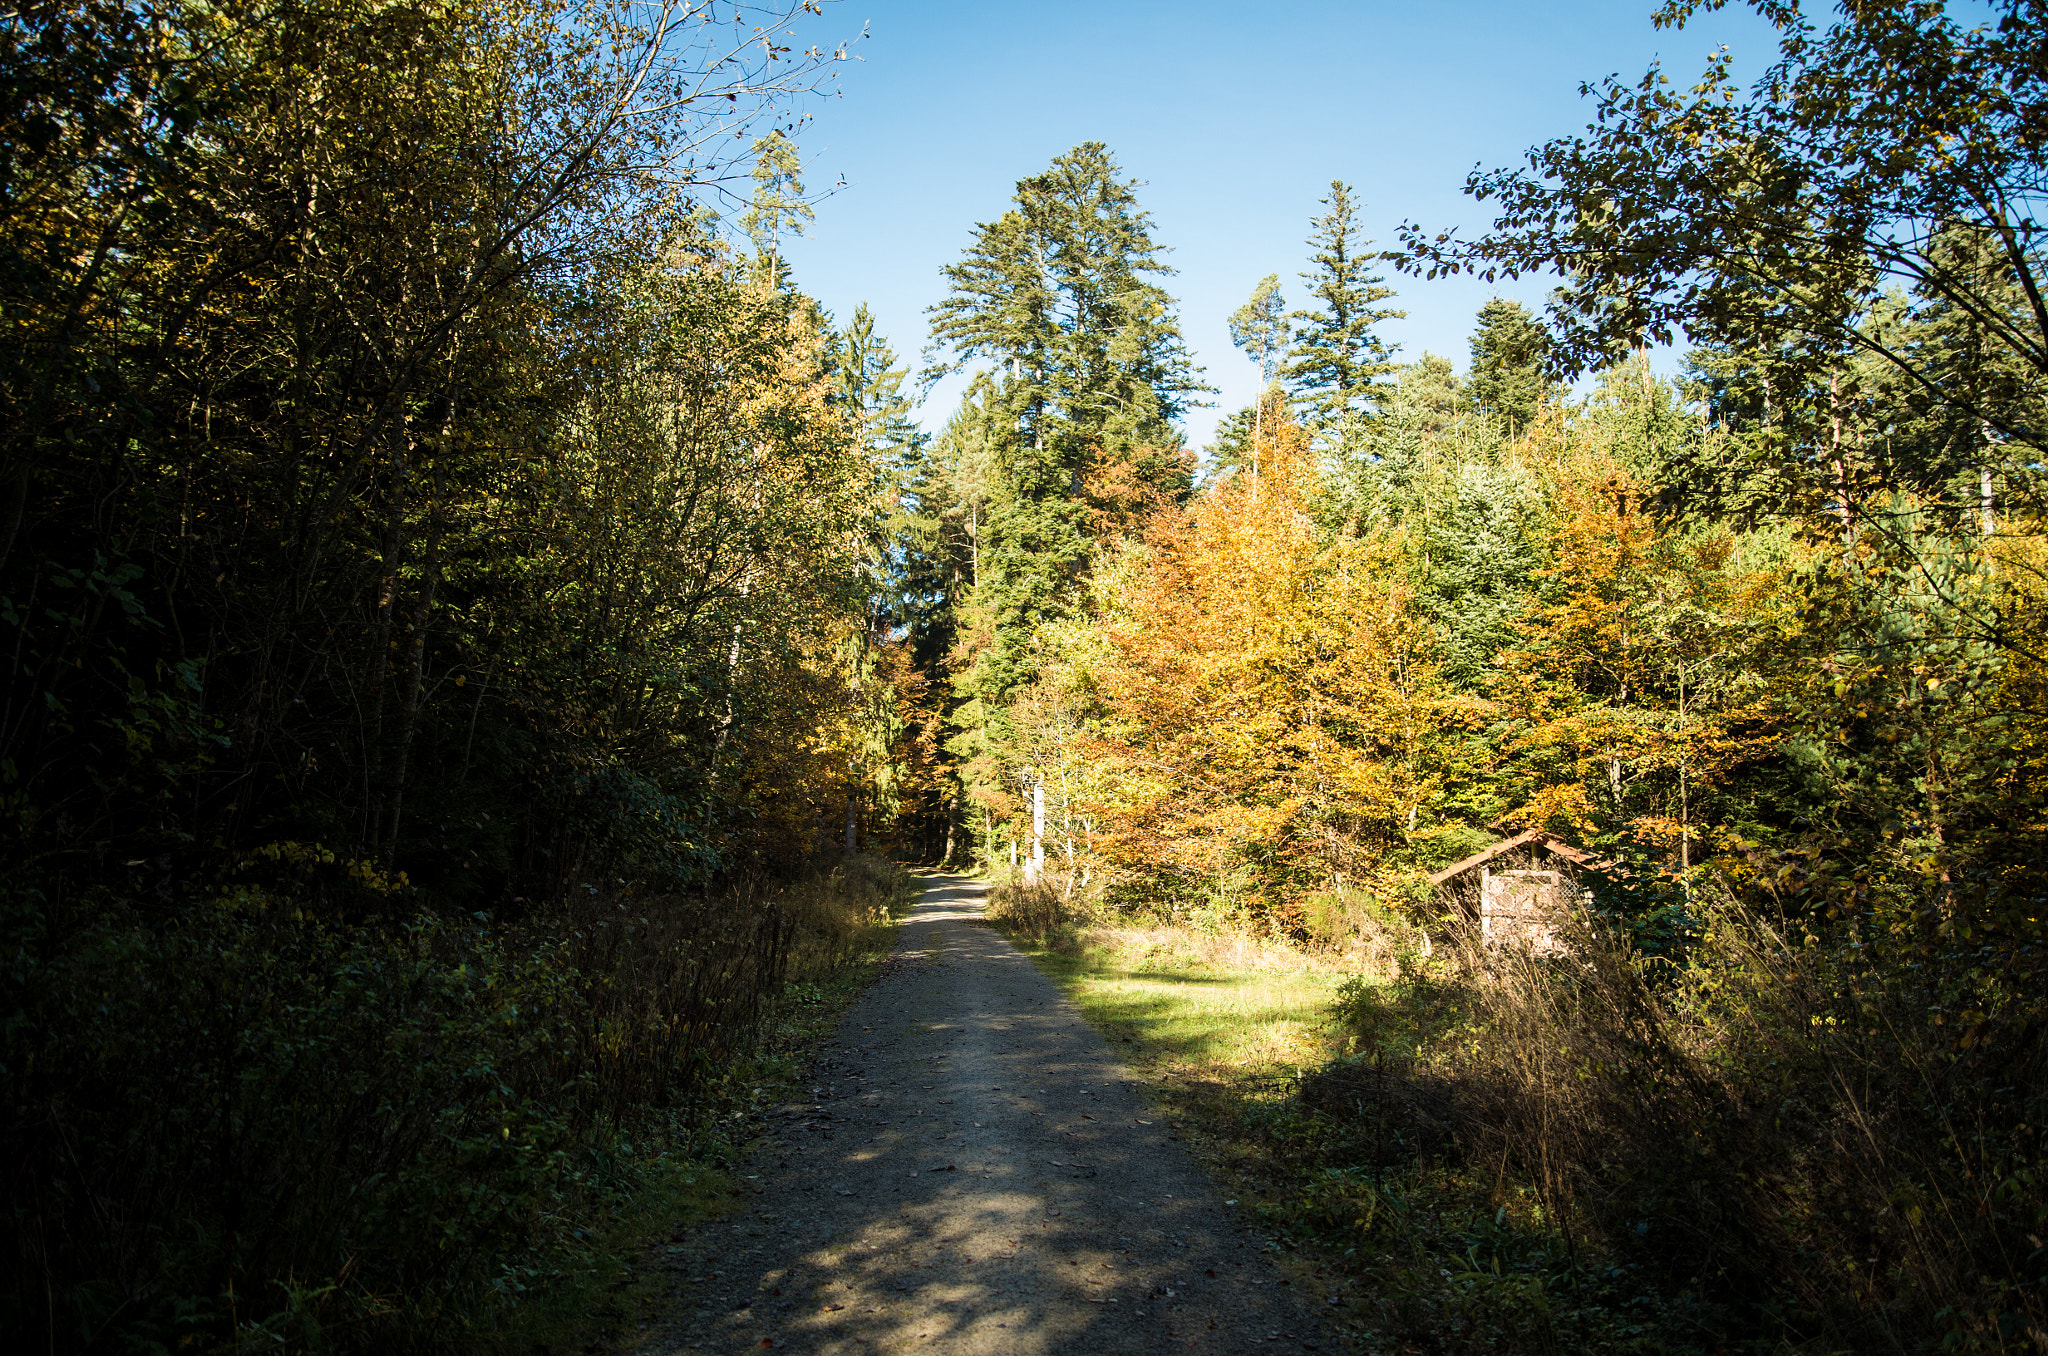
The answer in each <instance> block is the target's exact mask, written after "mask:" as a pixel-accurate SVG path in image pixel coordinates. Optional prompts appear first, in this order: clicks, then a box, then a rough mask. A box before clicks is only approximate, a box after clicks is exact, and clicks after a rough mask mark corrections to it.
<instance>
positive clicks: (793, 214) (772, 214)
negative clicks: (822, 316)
mask: <svg viewBox="0 0 2048 1356" xmlns="http://www.w3.org/2000/svg"><path fill="white" fill-rule="evenodd" d="M803 169H804V166H803V158H802V157H801V156H799V155H798V154H797V149H796V143H795V142H794V141H792V140H790V138H789V136H788V135H787V134H786V133H785V132H784V131H783V130H782V129H781V128H779V127H778V128H776V129H775V130H774V131H772V132H770V133H769V134H768V135H767V136H764V137H761V138H759V139H757V140H756V141H755V142H754V169H753V175H752V178H753V180H754V192H753V197H752V200H751V201H750V202H749V204H748V206H747V210H746V211H745V212H742V213H741V214H740V230H742V231H744V232H745V233H746V236H747V238H748V239H749V240H751V241H753V242H754V252H755V253H757V254H758V255H760V256H761V257H762V258H763V259H768V260H772V261H774V264H773V267H775V268H777V269H779V268H780V267H781V259H782V239H783V237H784V236H786V235H802V234H803V233H804V229H805V228H806V227H808V226H809V225H810V224H811V222H812V221H814V220H816V217H817V213H816V212H815V211H814V210H813V209H812V207H811V204H810V200H809V199H808V198H806V197H805V196H804V181H803Z"/></svg>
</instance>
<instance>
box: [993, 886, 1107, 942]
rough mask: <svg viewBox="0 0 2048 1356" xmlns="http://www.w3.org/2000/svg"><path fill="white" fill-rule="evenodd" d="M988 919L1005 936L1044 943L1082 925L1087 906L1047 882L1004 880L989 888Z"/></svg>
mask: <svg viewBox="0 0 2048 1356" xmlns="http://www.w3.org/2000/svg"><path fill="white" fill-rule="evenodd" d="M984 916H985V917H987V919H988V921H989V922H991V923H993V924H995V925H996V926H997V927H999V928H1001V929H1003V930H1004V931H1005V932H1012V933H1015V934H1017V935H1019V936H1022V937H1029V938H1031V939H1033V940H1035V941H1041V942H1042V941H1046V940H1048V939H1050V938H1052V937H1054V936H1056V935H1058V934H1059V933H1061V932H1063V931H1065V930H1066V929H1067V928H1069V927H1071V926H1073V925H1074V924H1075V923H1077V922H1079V921H1081V920H1082V919H1083V918H1084V917H1085V916H1086V906H1085V905H1084V904H1083V903H1082V902H1081V901H1080V900H1078V899H1076V898H1073V897H1069V896H1067V895H1064V894H1062V893H1061V892H1060V891H1059V890H1058V889H1057V888H1055V887H1054V886H1053V885H1051V884H1050V883H1048V882H1046V881H1044V880H1040V881H1037V882H1034V883H1031V884H1026V883H1025V882H1023V881H1021V880H1004V881H997V882H996V883H995V884H994V885H991V886H990V887H989V891H988V905H987V908H986V910H985V912H984Z"/></svg>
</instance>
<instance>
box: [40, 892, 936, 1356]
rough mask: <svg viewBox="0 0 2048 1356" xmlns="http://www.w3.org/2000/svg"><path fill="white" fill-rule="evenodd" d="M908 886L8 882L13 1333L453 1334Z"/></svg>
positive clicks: (49, 1337)
mask: <svg viewBox="0 0 2048 1356" xmlns="http://www.w3.org/2000/svg"><path fill="white" fill-rule="evenodd" d="M907 892H908V881H907V877H906V876H905V875H904V874H903V873H901V872H900V871H899V870H898V869H896V868H894V867H893V866H891V865H889V864H886V863H876V862H867V861H856V862H853V863H849V864H847V865H845V866H843V867H841V868H839V869H838V870H836V871H834V872H833V873H832V874H831V876H829V877H827V878H821V879H818V880H815V881H812V882H810V883H808V884H805V885H801V886H798V887H793V888H789V889H784V890H780V891H775V892H763V893H757V894H753V895H750V896H747V895H743V896H737V897H680V896H666V897H653V898H644V899H635V898H629V897H619V896H608V895H602V894H598V893H594V892H590V891H585V892H582V894H581V895H580V896H572V897H571V899H570V900H569V901H568V902H566V903H563V904H560V905H558V906H555V907H551V908H549V909H547V910H544V911H542V912H540V913H537V914H535V915H533V916H531V917H528V918H526V919H523V920H520V921H518V922H516V923H511V924H497V923H493V922H490V921H487V920H486V919H485V918H484V917H482V916H476V917H469V918H461V917H457V918H448V917H441V916H436V915H434V914H431V913H418V914H415V915H413V916H409V917H408V916H401V917H388V916H387V917H386V918H384V919H382V920H375V921H362V922H344V921H337V920H335V919H334V918H333V917H332V915H331V913H330V912H329V911H327V910H323V909H319V908H310V907H307V901H305V900H303V899H298V898H294V897H293V896H292V895H290V894H288V893H283V892H273V891H262V890H254V889H240V890H237V891H234V892H232V893H230V894H227V895H224V896H222V897H218V898H215V899H212V900H209V901H206V902H205V903H203V904H198V905H194V906H192V907H189V908H187V909H184V910H182V911H180V912H177V913H175V914H172V915H169V916H165V915H163V914H156V915H144V914H143V913H141V912H139V911H138V910H136V909H134V908H132V907H122V906H118V905H115V904H112V903H107V904H103V905H101V906H100V907H98V908H95V909H91V910H73V911H66V912H61V913H60V911H58V910H55V909H52V908H51V907H50V906H49V905H48V904H47V903H46V902H45V901H43V900H41V899H39V898H36V897H34V896H31V895H26V894H22V893H14V894H10V895H7V896H5V897H4V898H0V929H4V931H0V948H4V958H5V961H6V966H5V970H4V973H0V979H4V990H0V1004H4V1006H0V1019H4V1023H5V1025H4V1032H5V1057H4V1065H0V1110H4V1115H5V1121H4V1124H0V1143H4V1148H5V1152H6V1154H7V1161H8V1162H9V1164H10V1165H11V1170H10V1180H9V1184H8V1187H7V1195H6V1208H7V1214H6V1217H5V1221H4V1233H0V1255H4V1256H5V1259H6V1268H5V1269H6V1275H7V1281H6V1283H5V1287H4V1289H0V1328H4V1329H5V1330H6V1331H9V1332H12V1333H15V1334H17V1335H33V1337H34V1339H35V1340H34V1341H33V1343H32V1345H34V1346H35V1347H37V1348H39V1349H44V1350H66V1351H88V1350H101V1349H114V1348H127V1347H133V1346H137V1345H140V1346H152V1345H154V1346H159V1347H169V1348H176V1349H178V1350H181V1351H194V1352H204V1351H211V1350H230V1349H240V1348H242V1347H243V1346H246V1345H248V1344H250V1343H255V1344H257V1345H261V1346H264V1347H265V1348H267V1349H268V1348H281V1349H291V1350H316V1349H317V1350H363V1349H370V1348H389V1347H393V1346H413V1345H422V1344H424V1345H433V1346H436V1347H437V1348H441V1347H445V1346H446V1345H447V1344H448V1343H449V1342H450V1341H452V1340H453V1339H454V1338H455V1337H456V1336H457V1335H459V1334H460V1333H461V1332H463V1331H465V1330H468V1329H470V1328H472V1327H474V1326H475V1325H477V1324H478V1323H480V1322H483V1321H484V1320H486V1319H487V1318H488V1317H489V1315H490V1314H491V1312H492V1311H493V1310H495V1309H498V1308H501V1307H502V1306H504V1305H505V1304H507V1303H510V1302H514V1301H516V1300H517V1298H518V1297H519V1296H520V1295H521V1294H522V1293H524V1292H526V1291H528V1290H530V1289H532V1288H534V1287H537V1286H545V1284H546V1283H547V1278H548V1276H549V1275H550V1273H551V1272H552V1270H553V1269H554V1266H555V1254H556V1253H557V1251H559V1249H560V1248H562V1247H565V1246H571V1245H573V1244H574V1242H575V1240H576V1236H577V1235H578V1234H579V1232H580V1231H581V1230H582V1229H583V1227H584V1222H585V1221H586V1220H587V1219H588V1218H589V1217H590V1215H591V1212H592V1211H593V1210H595V1209H597V1208H599V1207H600V1206H601V1205H602V1203H603V1202H604V1201H605V1200H606V1199H607V1198H608V1197H609V1196H611V1195H613V1194H616V1193H617V1192H620V1191H622V1190H627V1189H630V1187H631V1186H632V1185H633V1184H634V1182H635V1181H636V1180H637V1179H638V1177H639V1175H640V1174H641V1172H642V1170H643V1169H644V1167H645V1166H646V1165H647V1164H648V1163H650V1162H651V1161H652V1160H653V1158H654V1157H655V1155H656V1154H657V1153H658V1152H659V1151H660V1146H661V1143H662V1141H663V1140H664V1138H667V1137H672V1136H673V1135H675V1134H676V1133H678V1132H679V1131H683V1130H687V1128H688V1126H689V1125H690V1124H691V1122H692V1119H693V1117H694V1116H695V1115H696V1113H697V1110H698V1108H699V1107H700V1106H701V1105H702V1101H703V1097H702V1094H703V1093H704V1091H705V1090H706V1089H707V1088H708V1087H709V1086H710V1085H711V1084H713V1083H715V1082H716V1081H717V1079H718V1078H719V1076H720V1073H721V1070H722V1068H723V1067H724V1066H725V1065H726V1064H727V1063H728V1062H729V1061H730V1060H731V1059H732V1058H733V1057H734V1055H735V1054H736V1053H737V1052H739V1051H742V1050H743V1049H744V1048H745V1047H746V1045H747V1043H748V1041H749V1040H750V1038H751V1033H752V1032H753V1030H754V1029H755V1027H756V1026H757V1024H758V1023H759V1022H760V1020H761V1019H762V1018H763V1017H764V1015H766V1014H767V1013H768V1012H769V1011H771V1010H772V1008H773V1007H774V1005H775V1004H776V1002H777V1001H778V998H779V996H780V995H781V994H782V993H783V992H784V990H785V989H786V988H787V987H789V986H790V985H792V984H795V983H799V982H802V981H805V980H808V979H812V978H816V977H818V976H820V975H823V974H826V973H829V972H830V971H831V970H833V969H834V968H836V967H839V966H843V965H844V964H846V963H847V961H848V960H850V959H851V958H853V957H854V956H855V955H856V954H857V952H858V950H859V949H860V945H861V936H862V929H863V928H864V927H866V926H867V925H869V924H871V923H872V922H874V921H875V920H876V918H877V916H878V915H879V914H881V913H882V912H883V911H885V910H886V908H887V907H888V905H889V903H890V902H891V900H892V898H894V897H897V896H899V895H902V894H906V893H907ZM392 912H393V913H395V912H397V911H396V910H392Z"/></svg>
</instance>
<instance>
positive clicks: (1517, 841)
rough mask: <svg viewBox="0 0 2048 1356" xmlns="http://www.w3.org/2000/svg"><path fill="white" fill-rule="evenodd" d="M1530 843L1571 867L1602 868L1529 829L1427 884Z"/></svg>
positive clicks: (1550, 836) (1454, 865)
mask: <svg viewBox="0 0 2048 1356" xmlns="http://www.w3.org/2000/svg"><path fill="white" fill-rule="evenodd" d="M1531 843H1534V844H1536V845H1538V846H1539V847H1541V848H1543V849H1544V850H1545V851H1546V852H1551V853H1554V854H1556V855H1557V856H1559V857H1562V858H1564V859H1565V860H1566V861H1568V862H1570V863H1571V864H1572V865H1574V866H1583V867H1598V866H1600V865H1602V863H1600V862H1598V861H1596V860H1594V858H1593V854H1592V853H1590V852H1585V851H1582V850H1581V849H1579V848H1575V847H1573V846H1572V845H1571V844H1570V843H1567V842H1565V841H1564V840H1563V839H1562V838H1559V837H1558V836H1557V835H1556V834H1554V833H1549V832H1546V831H1545V830H1543V829H1529V830H1527V831H1525V832H1522V833H1518V834H1516V835H1515V836H1514V837H1513V838H1503V839H1501V840H1500V841H1499V842H1498V843H1495V844H1494V845H1493V846H1492V847H1490V848H1482V849H1480V850H1479V851H1478V852H1475V853H1473V854H1472V855H1471V856H1470V857H1467V858H1466V859H1465V860H1464V861H1462V862H1452V863H1451V864H1450V865H1449V866H1447V867H1445V868H1444V869H1443V870H1441V871H1438V872H1436V873H1435V874H1433V875H1432V876H1430V878H1429V883H1430V884H1431V885H1442V884H1443V883H1444V882H1445V881H1447V880H1450V879H1451V878H1452V877H1453V876H1461V875H1463V874H1464V873H1465V872H1467V871H1470V870H1471V869H1472V868H1473V867H1475V866H1484V865H1486V864H1487V863H1488V862H1490V861H1492V860H1493V859H1494V858H1495V857H1499V856H1501V855H1503V854H1504V853H1509V852H1513V851H1514V850H1515V849H1516V848H1518V847H1526V846H1528V845H1529V844H1531Z"/></svg>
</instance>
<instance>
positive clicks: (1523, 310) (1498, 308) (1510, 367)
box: [1470, 297, 1550, 435]
mask: <svg viewBox="0 0 2048 1356" xmlns="http://www.w3.org/2000/svg"><path fill="white" fill-rule="evenodd" d="M1549 356H1550V336H1549V334H1548V333H1547V332H1546V331H1545V330H1544V328H1543V325H1542V323H1541V322H1540V321H1538V320H1537V319H1536V317H1535V316H1533V315H1531V314H1529V308H1528V307H1526V306H1524V305H1522V303H1521V302H1519V301H1509V300H1507V299H1506V298H1505V297H1495V298H1494V299H1493V300H1492V301H1489V302H1487V303H1486V304H1485V305H1484V306H1482V307H1480V308H1479V328H1478V329H1477V330H1476V331H1475V332H1474V333H1473V335H1472V381H1471V387H1470V390H1471V395H1472V404H1473V406H1474V408H1476V409H1477V410H1478V411H1479V412H1480V413H1481V414H1486V415H1491V416H1492V417H1493V418H1495V419H1497V420H1499V421H1500V424H1501V426H1502V427H1503V428H1505V429H1506V430H1507V432H1508V433H1509V434H1510V435H1513V434H1516V433H1519V432H1521V431H1522V430H1523V429H1525V428H1527V427H1529V421H1530V420H1532V419H1534V418H1535V417H1536V407H1537V406H1538V405H1540V404H1541V403H1542V402H1543V397H1544V394H1545V393H1546V392H1547V391H1548V390H1549V387H1550V382H1549V378H1548V377H1547V376H1546V375H1545V374H1544V362H1545V360H1547V359H1548V358H1549Z"/></svg>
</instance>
